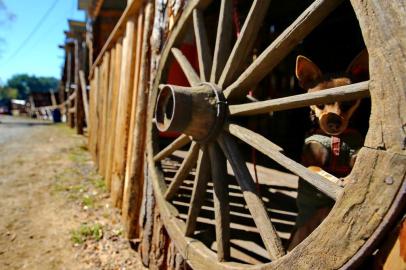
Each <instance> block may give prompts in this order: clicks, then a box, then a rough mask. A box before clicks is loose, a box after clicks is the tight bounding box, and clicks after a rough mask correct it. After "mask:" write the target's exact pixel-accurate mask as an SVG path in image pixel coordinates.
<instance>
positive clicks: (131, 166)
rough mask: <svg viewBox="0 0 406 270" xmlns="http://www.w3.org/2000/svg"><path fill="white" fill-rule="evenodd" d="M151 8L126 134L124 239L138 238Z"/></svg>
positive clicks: (149, 8) (146, 19)
mask: <svg viewBox="0 0 406 270" xmlns="http://www.w3.org/2000/svg"><path fill="white" fill-rule="evenodd" d="M152 19H153V5H152V3H148V4H147V5H146V7H145V19H144V26H143V27H140V28H139V29H140V31H141V30H142V29H143V34H142V35H143V37H142V50H141V55H140V59H141V60H140V61H139V62H140V75H139V78H137V81H136V82H137V83H138V85H137V86H138V91H136V98H135V99H134V101H135V102H136V104H135V105H134V106H133V107H134V109H135V110H134V112H133V115H134V129H133V130H130V136H131V137H132V141H133V147H132V149H131V152H130V153H129V160H128V165H127V167H128V174H127V175H126V181H125V187H124V198H123V208H122V215H123V223H124V228H125V232H126V236H127V238H129V239H133V238H137V237H139V226H138V223H139V222H138V221H139V210H140V207H141V203H142V196H143V185H144V179H143V175H144V173H143V172H144V171H143V170H144V166H143V165H144V152H145V136H146V117H147V115H146V114H147V106H148V93H149V72H150V68H149V67H150V60H149V57H150V45H149V44H150V43H149V37H150V35H151V32H152V24H153V23H152Z"/></svg>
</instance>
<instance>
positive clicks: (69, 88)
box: [59, 20, 89, 134]
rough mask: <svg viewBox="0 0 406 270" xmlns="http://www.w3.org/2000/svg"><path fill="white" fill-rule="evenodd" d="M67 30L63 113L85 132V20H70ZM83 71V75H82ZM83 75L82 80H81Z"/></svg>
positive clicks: (86, 67) (62, 81)
mask: <svg viewBox="0 0 406 270" xmlns="http://www.w3.org/2000/svg"><path fill="white" fill-rule="evenodd" d="M68 24H69V30H68V31H66V32H65V44H64V45H63V46H60V47H61V48H62V49H64V50H65V62H64V65H63V68H62V76H61V83H60V91H59V97H60V99H61V104H63V108H62V110H63V114H64V115H65V117H66V120H67V122H68V124H69V126H70V127H72V128H74V127H75V128H76V130H77V133H78V134H83V132H84V127H85V125H86V109H87V108H85V107H86V106H87V99H88V98H87V96H88V95H87V92H88V90H87V83H86V80H85V78H86V74H87V73H88V66H89V62H88V49H87V46H86V41H85V38H86V24H85V22H80V21H74V20H69V21H68ZM81 73H82V75H80V74H81ZM81 77H82V80H81Z"/></svg>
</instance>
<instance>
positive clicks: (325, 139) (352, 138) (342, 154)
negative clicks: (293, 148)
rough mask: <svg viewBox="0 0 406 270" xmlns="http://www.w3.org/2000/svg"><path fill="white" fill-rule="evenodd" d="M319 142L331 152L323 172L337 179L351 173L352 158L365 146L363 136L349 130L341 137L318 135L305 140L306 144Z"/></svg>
mask: <svg viewBox="0 0 406 270" xmlns="http://www.w3.org/2000/svg"><path fill="white" fill-rule="evenodd" d="M310 142H317V143H320V144H321V145H323V146H324V147H325V148H326V149H327V150H328V152H329V156H328V160H327V164H326V165H325V166H324V167H323V170H325V171H327V172H328V173H331V174H333V175H335V176H336V177H344V176H347V175H348V174H349V173H350V172H351V166H350V163H351V158H352V157H353V156H354V155H355V153H356V151H357V150H358V149H360V148H361V146H362V144H363V140H362V136H361V134H360V133H359V132H358V131H356V130H354V129H347V130H345V131H344V132H343V133H341V134H340V136H329V135H324V134H320V133H316V134H314V135H312V136H310V137H308V138H306V140H305V144H308V143H310Z"/></svg>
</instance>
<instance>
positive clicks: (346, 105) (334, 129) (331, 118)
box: [289, 50, 368, 249]
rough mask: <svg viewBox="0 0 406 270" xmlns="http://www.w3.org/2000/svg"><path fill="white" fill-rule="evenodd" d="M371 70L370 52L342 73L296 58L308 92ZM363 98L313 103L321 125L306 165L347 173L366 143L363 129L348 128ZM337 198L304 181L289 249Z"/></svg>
mask: <svg viewBox="0 0 406 270" xmlns="http://www.w3.org/2000/svg"><path fill="white" fill-rule="evenodd" d="M365 73H368V53H367V51H366V50H364V51H362V52H361V53H360V54H359V55H358V56H357V57H356V58H355V59H354V60H353V61H352V62H351V64H350V65H349V67H348V68H347V71H346V72H345V73H344V74H341V75H335V76H334V75H324V74H323V73H322V72H321V70H320V69H319V67H318V66H317V65H315V64H314V63H313V62H312V61H311V60H309V59H308V58H306V57H304V56H298V57H297V60H296V77H297V78H298V80H299V84H300V86H301V87H302V88H303V89H305V90H306V91H307V92H308V93H311V92H316V91H323V90H325V89H328V88H332V87H338V86H344V85H349V84H351V83H354V82H357V81H359V79H360V78H362V77H365ZM359 104H360V100H353V101H345V102H334V103H331V104H320V105H314V106H311V107H310V109H311V116H312V119H313V121H315V122H316V123H318V128H316V129H315V130H313V131H312V134H311V136H309V137H307V138H306V140H305V144H304V147H303V152H302V164H303V165H304V166H306V167H309V168H311V169H313V170H315V171H326V172H327V173H328V174H331V175H333V176H334V177H345V176H347V175H348V174H349V173H350V171H351V168H352V166H353V164H354V161H355V156H356V152H357V151H358V149H359V148H361V146H362V144H363V138H362V136H361V135H360V133H359V132H357V131H356V130H354V129H350V128H348V124H349V121H350V118H351V116H352V115H353V114H354V112H355V111H356V109H357V107H358V106H359ZM333 204H334V201H332V200H331V199H330V198H328V197H327V196H325V195H324V194H322V193H321V192H319V191H318V190H317V189H316V188H314V187H313V186H311V185H310V184H308V183H307V182H305V181H303V180H300V181H299V188H298V197H297V205H298V209H299V214H298V218H297V220H296V230H295V232H294V233H293V234H292V237H291V242H290V245H289V249H292V248H293V247H295V246H296V245H297V244H299V243H300V242H301V241H302V240H304V239H305V238H306V237H307V236H308V235H309V234H310V233H311V232H312V231H313V230H314V229H315V228H316V227H317V226H318V225H319V224H320V223H321V222H322V221H323V219H324V218H325V217H326V216H327V215H328V213H329V211H330V209H331V207H332V206H333Z"/></svg>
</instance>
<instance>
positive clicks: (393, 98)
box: [351, 0, 406, 154]
mask: <svg viewBox="0 0 406 270" xmlns="http://www.w3.org/2000/svg"><path fill="white" fill-rule="evenodd" d="M351 2H352V5H353V6H354V10H355V12H356V14H357V18H358V20H359V23H360V26H361V29H362V34H363V37H364V41H365V44H366V46H367V49H368V53H369V55H370V58H369V69H370V70H369V73H370V78H371V85H370V91H371V100H372V110H371V118H370V129H369V130H370V131H369V132H368V134H367V137H366V140H365V145H366V146H368V147H371V148H380V149H388V150H390V151H393V152H397V153H403V154H406V129H405V127H406V126H405V123H406V94H405V91H406V90H405V89H406V72H405V70H406V68H405V67H406V54H405V51H406V42H405V40H406V16H405V10H406V2H405V1H394V0H390V1H385V2H374V1H366V2H364V1H362V2H358V1H351ZM371 14H374V16H371Z"/></svg>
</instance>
